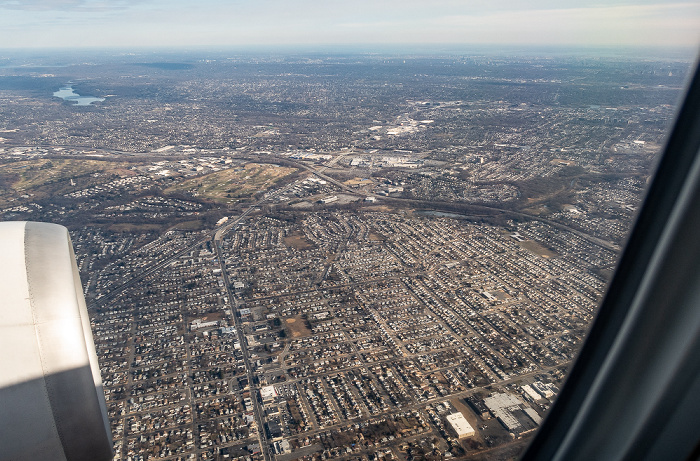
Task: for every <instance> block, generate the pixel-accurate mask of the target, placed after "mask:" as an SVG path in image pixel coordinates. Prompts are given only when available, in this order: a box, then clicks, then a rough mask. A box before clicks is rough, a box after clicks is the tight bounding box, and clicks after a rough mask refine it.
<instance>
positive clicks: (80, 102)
mask: <svg viewBox="0 0 700 461" xmlns="http://www.w3.org/2000/svg"><path fill="white" fill-rule="evenodd" d="M53 95H54V96H56V97H57V98H61V99H63V100H64V101H68V102H70V103H71V104H72V103H74V102H75V105H76V106H89V105H90V104H92V103H93V102H102V101H104V100H105V98H95V97H93V96H81V95H79V94H78V93H76V92H75V90H73V86H72V85H66V86H62V87H61V88H60V89H59V90H58V91H56V92H55V93H54V94H53Z"/></svg>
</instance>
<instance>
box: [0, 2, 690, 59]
mask: <svg viewBox="0 0 700 461" xmlns="http://www.w3.org/2000/svg"><path fill="white" fill-rule="evenodd" d="M398 43H422V44H436V43H441V44H442V43H451V44H497V45H515V44H517V45H564V46H612V47H617V46H620V47H629V46H666V47H668V46H670V47H676V46H683V47H697V45H698V44H700V2H697V1H695V2H678V3H662V2H654V1H624V0H607V1H598V2H594V1H572V0H530V1H520V0H476V1H465V0H431V1H426V0H420V1H419V0H387V1H381V0H380V1H377V0H356V1H339V0H299V1H293V0H230V1H227V0H200V1H197V2H194V1H189V0H187V1H185V0H167V1H166V0H113V1H110V0H0V48H45V47H162V46H174V47H185V46H239V47H245V46H260V45H263V46H275V45H290V44H295V45H322V46H323V45H341V44H342V45H353V44H355V45H362V44H398Z"/></svg>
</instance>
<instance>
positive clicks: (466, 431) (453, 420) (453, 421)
mask: <svg viewBox="0 0 700 461" xmlns="http://www.w3.org/2000/svg"><path fill="white" fill-rule="evenodd" d="M445 419H446V420H447V423H448V424H449V425H450V427H451V428H452V430H453V431H454V432H455V433H456V434H457V438H459V439H466V438H467V437H472V436H474V434H475V432H474V428H473V427H472V426H471V424H469V421H467V418H465V417H464V415H463V414H462V413H459V412H458V413H453V414H451V415H449V416H447V418H445Z"/></svg>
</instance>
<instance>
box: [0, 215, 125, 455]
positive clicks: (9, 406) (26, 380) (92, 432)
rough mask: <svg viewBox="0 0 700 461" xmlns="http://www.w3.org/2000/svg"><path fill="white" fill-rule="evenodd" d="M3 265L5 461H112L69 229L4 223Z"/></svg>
mask: <svg viewBox="0 0 700 461" xmlns="http://www.w3.org/2000/svg"><path fill="white" fill-rule="evenodd" d="M0 261H2V263H1V264H0V461H5V460H13V461H15V460H32V461H33V460H39V459H41V460H86V461H88V460H90V461H96V460H109V459H112V437H111V431H110V426H109V421H108V418H107V408H106V405H105V398H104V393H103V390H102V379H101V377H100V370H99V367H98V364H97V355H96V353H95V345H94V343H93V339H92V332H91V330H90V321H89V319H88V314H87V308H86V306H85V299H84V297H83V291H82V286H81V284H80V277H79V275H78V268H77V265H76V262H75V256H74V254H73V246H72V245H71V241H70V237H69V236H68V230H67V229H66V228H65V227H63V226H59V225H56V224H46V223H37V222H3V223H0Z"/></svg>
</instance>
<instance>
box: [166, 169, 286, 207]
mask: <svg viewBox="0 0 700 461" xmlns="http://www.w3.org/2000/svg"><path fill="white" fill-rule="evenodd" d="M295 171H297V170H296V169H295V168H287V167H280V166H276V165H265V164H259V163H247V164H246V165H244V166H243V167H240V168H231V169H228V170H223V171H217V172H214V173H210V174H207V175H204V176H199V177H197V178H192V179H187V180H185V181H182V182H180V183H178V184H176V185H174V186H172V187H169V188H168V189H166V190H165V193H173V192H188V193H192V194H195V195H196V196H197V197H200V198H204V199H208V200H212V201H214V202H219V203H229V202H234V201H237V200H238V199H241V198H248V197H250V196H252V195H253V194H255V193H256V192H258V191H261V190H267V189H269V188H270V187H272V186H273V185H275V183H277V182H278V181H279V180H281V179H283V178H285V177H287V176H289V175H291V174H292V173H294V172H295Z"/></svg>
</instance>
